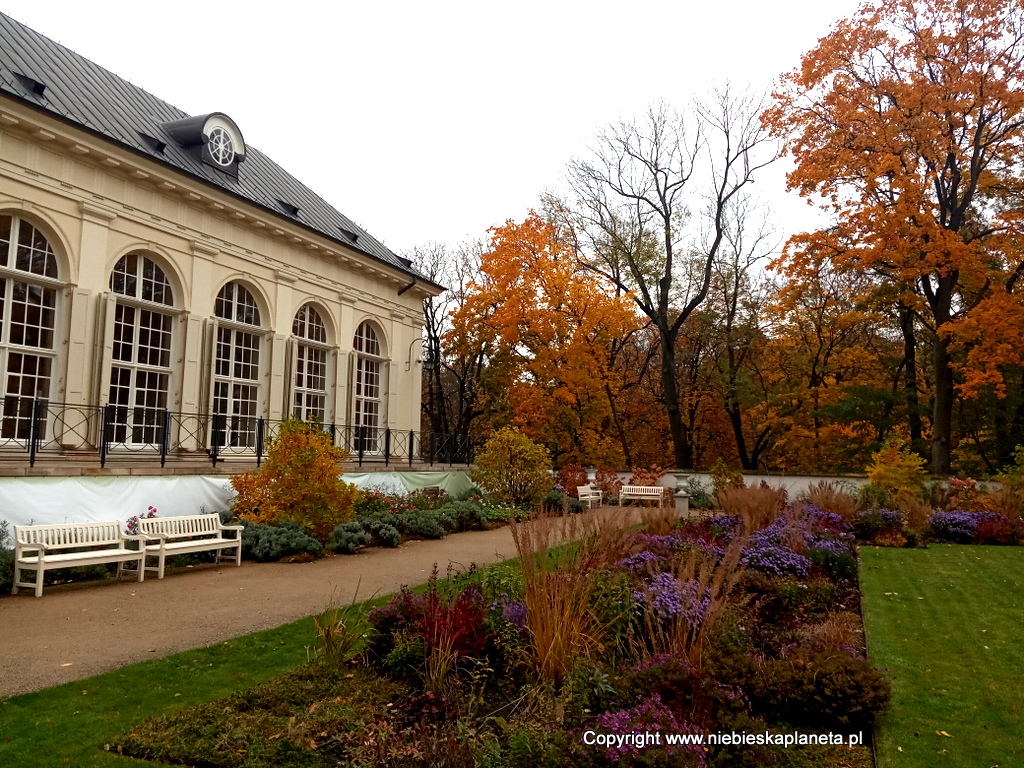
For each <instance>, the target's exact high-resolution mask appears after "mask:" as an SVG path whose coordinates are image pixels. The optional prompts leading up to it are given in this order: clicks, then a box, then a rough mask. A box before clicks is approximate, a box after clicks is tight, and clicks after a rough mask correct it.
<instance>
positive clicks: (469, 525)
mask: <svg viewBox="0 0 1024 768" xmlns="http://www.w3.org/2000/svg"><path fill="white" fill-rule="evenodd" d="M437 511H438V512H443V513H444V514H446V515H448V516H450V517H452V518H453V519H454V520H455V521H456V523H457V524H458V530H460V531H468V530H471V529H474V528H483V527H484V526H485V525H486V524H487V513H486V512H485V511H484V505H483V504H481V503H480V502H479V501H449V502H448V503H447V504H445V505H444V506H442V507H438V509H437Z"/></svg>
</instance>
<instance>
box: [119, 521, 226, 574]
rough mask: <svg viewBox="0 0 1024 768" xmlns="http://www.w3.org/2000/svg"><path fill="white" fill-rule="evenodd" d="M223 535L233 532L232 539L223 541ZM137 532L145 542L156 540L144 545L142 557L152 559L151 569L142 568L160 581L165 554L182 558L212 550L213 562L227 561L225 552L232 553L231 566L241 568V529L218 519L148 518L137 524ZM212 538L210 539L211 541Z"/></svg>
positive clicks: (164, 564)
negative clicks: (151, 572)
mask: <svg viewBox="0 0 1024 768" xmlns="http://www.w3.org/2000/svg"><path fill="white" fill-rule="evenodd" d="M225 531H234V533H235V536H233V537H227V536H225V535H224V532H225ZM139 532H140V533H141V534H143V535H144V536H146V537H147V539H148V541H154V540H159V542H158V543H156V544H150V543H148V542H147V544H146V547H145V549H146V557H147V558H148V557H155V558H156V560H157V564H156V565H155V566H148V565H147V566H146V570H147V571H156V572H157V578H158V579H162V578H163V577H164V569H165V566H166V560H167V555H168V553H171V554H185V553H192V552H206V551H209V550H214V551H216V553H217V562H218V563H219V562H220V561H221V560H222V559H228V558H230V557H231V556H230V555H225V554H224V550H225V549H234V550H235V554H234V560H235V565H236V566H240V565H241V564H242V527H241V526H240V525H223V524H221V522H220V515H218V514H216V513H211V514H208V515H180V516H177V517H150V518H143V519H141V520H139ZM211 537H212V538H211Z"/></svg>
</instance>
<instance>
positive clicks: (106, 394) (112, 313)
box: [96, 292, 117, 405]
mask: <svg viewBox="0 0 1024 768" xmlns="http://www.w3.org/2000/svg"><path fill="white" fill-rule="evenodd" d="M98 315H99V318H98V324H99V325H98V328H97V331H98V333H97V336H98V337H99V341H100V343H99V345H98V346H99V350H100V359H99V361H98V365H97V368H96V389H97V392H96V402H97V403H99V404H100V405H106V404H107V402H108V401H109V398H110V366H111V365H113V362H114V320H115V319H116V317H117V294H116V293H111V292H107V293H101V294H100V311H99V313H98Z"/></svg>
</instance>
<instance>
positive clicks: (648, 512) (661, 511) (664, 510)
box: [639, 502, 679, 536]
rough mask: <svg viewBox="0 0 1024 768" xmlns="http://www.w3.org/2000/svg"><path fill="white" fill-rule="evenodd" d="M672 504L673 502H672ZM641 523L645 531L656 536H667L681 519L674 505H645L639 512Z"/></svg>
mask: <svg viewBox="0 0 1024 768" xmlns="http://www.w3.org/2000/svg"><path fill="white" fill-rule="evenodd" d="M670 504H671V502H670ZM639 520H640V524H641V525H642V526H643V527H644V531H646V532H647V533H650V534H652V535H654V536H665V535H666V534H668V533H671V532H672V530H673V529H674V528H675V527H676V523H677V522H678V521H679V517H678V515H677V514H676V508H675V506H674V505H671V506H661V507H643V509H642V511H641V512H640V513H639Z"/></svg>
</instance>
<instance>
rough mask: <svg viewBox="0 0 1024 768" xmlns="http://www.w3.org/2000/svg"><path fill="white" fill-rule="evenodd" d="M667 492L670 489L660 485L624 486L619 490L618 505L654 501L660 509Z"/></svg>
mask: <svg viewBox="0 0 1024 768" xmlns="http://www.w3.org/2000/svg"><path fill="white" fill-rule="evenodd" d="M669 492H671V488H666V487H664V486H662V485H624V486H622V488H621V489H620V490H619V505H620V506H621V505H623V504H624V503H625V502H627V501H656V502H658V506H659V507H662V506H664V505H665V497H666V496H667V495H668V493H669Z"/></svg>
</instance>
